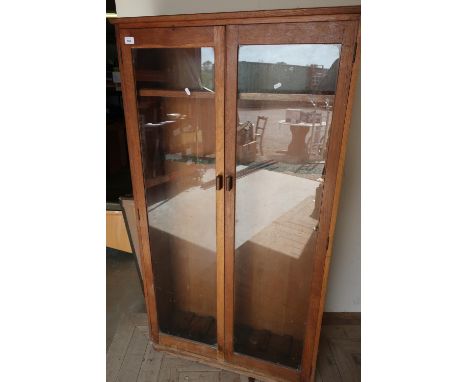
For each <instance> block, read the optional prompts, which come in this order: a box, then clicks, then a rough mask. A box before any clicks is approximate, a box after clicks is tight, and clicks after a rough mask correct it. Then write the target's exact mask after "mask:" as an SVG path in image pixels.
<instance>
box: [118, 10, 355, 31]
mask: <svg viewBox="0 0 468 382" xmlns="http://www.w3.org/2000/svg"><path fill="white" fill-rule="evenodd" d="M360 13H361V7H360V6H350V7H322V8H299V9H281V10H263V11H243V12H218V13H201V14H185V15H164V16H144V17H122V18H115V19H110V20H109V21H110V22H111V23H112V24H117V25H122V26H125V27H131V28H148V27H152V26H184V25H213V24H216V25H230V24H255V23H268V24H271V23H277V22H298V21H308V22H313V21H333V20H334V21H344V20H357V19H359V16H360Z"/></svg>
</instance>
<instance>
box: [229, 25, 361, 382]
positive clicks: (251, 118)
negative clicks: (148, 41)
mask: <svg viewBox="0 0 468 382" xmlns="http://www.w3.org/2000/svg"><path fill="white" fill-rule="evenodd" d="M356 32H357V24H356V23H354V22H316V23H288V24H286V23H285V24H263V25H239V26H228V27H227V32H226V33H227V35H226V40H227V80H226V90H227V91H226V176H227V179H228V180H229V182H228V184H227V188H226V232H228V233H233V234H228V235H227V236H226V352H227V358H228V360H229V361H231V362H234V363H237V364H240V365H242V366H245V367H251V368H256V369H261V370H264V371H266V372H268V373H269V374H273V375H279V376H281V377H282V378H284V379H286V380H297V379H298V378H299V377H300V378H301V380H307V378H309V376H310V372H311V363H312V350H313V342H314V336H315V331H314V330H315V328H316V326H317V322H318V320H319V317H318V312H319V303H320V297H321V296H320V293H321V287H322V272H323V264H324V259H325V255H326V250H327V237H328V232H329V227H330V218H331V206H332V201H333V197H334V189H335V183H336V173H337V168H338V159H339V148H340V144H341V139H342V131H343V125H344V118H345V107H344V106H345V105H346V100H347V93H348V89H349V82H350V76H351V66H352V60H353V53H354V44H355V38H356ZM231 179H232V181H231ZM231 184H232V187H231Z"/></svg>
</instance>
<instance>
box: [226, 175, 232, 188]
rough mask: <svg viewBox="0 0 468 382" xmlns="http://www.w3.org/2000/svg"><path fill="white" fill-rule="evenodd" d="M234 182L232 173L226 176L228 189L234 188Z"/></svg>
mask: <svg viewBox="0 0 468 382" xmlns="http://www.w3.org/2000/svg"><path fill="white" fill-rule="evenodd" d="M232 183H233V180H232V176H231V175H229V176H227V177H226V191H231V190H232Z"/></svg>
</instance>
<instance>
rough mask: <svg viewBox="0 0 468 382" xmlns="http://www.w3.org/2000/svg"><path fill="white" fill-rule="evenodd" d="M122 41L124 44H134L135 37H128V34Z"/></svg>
mask: <svg viewBox="0 0 468 382" xmlns="http://www.w3.org/2000/svg"><path fill="white" fill-rule="evenodd" d="M124 42H125V44H126V45H133V44H135V38H134V37H130V36H125V37H124Z"/></svg>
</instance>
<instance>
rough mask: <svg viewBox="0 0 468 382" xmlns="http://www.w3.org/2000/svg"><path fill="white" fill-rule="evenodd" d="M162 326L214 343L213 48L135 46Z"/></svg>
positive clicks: (173, 332) (174, 333)
mask: <svg viewBox="0 0 468 382" xmlns="http://www.w3.org/2000/svg"><path fill="white" fill-rule="evenodd" d="M133 60H134V67H135V79H136V88H137V94H138V114H139V121H140V136H141V150H142V157H143V158H142V159H143V170H144V181H145V192H146V201H147V205H148V211H147V212H148V223H149V237H150V246H151V256H152V260H153V267H154V269H153V272H154V277H155V287H156V299H157V310H158V319H159V327H160V330H161V332H163V333H167V334H171V335H175V336H179V337H184V338H188V339H191V340H194V341H199V342H204V343H207V344H215V343H216V230H215V228H216V213H215V205H216V204H215V198H216V196H215V192H216V191H215V160H216V157H215V151H216V148H215V100H214V92H213V91H214V51H213V48H189V49H134V51H133Z"/></svg>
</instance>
